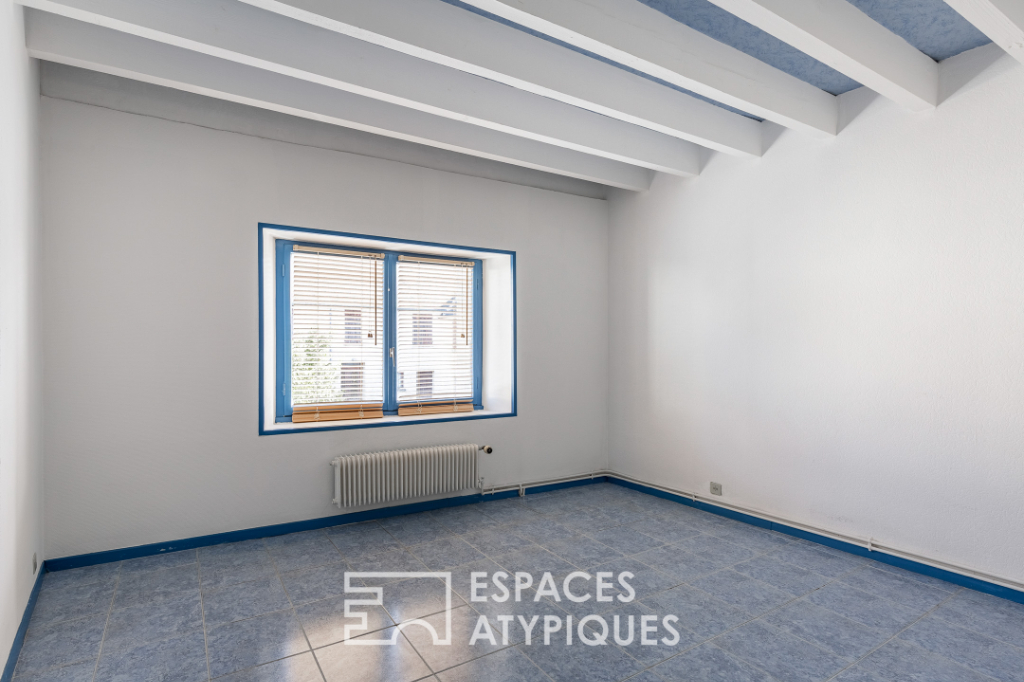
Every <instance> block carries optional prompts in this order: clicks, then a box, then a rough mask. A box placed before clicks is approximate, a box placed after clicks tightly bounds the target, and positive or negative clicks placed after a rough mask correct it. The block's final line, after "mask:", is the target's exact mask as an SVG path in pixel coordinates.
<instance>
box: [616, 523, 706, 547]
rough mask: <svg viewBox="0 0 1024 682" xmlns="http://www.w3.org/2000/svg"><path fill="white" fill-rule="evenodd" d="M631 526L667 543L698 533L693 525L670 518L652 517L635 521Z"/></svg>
mask: <svg viewBox="0 0 1024 682" xmlns="http://www.w3.org/2000/svg"><path fill="white" fill-rule="evenodd" d="M632 527H633V528H636V529H637V530H638V531H640V532H641V533H643V534H644V535H649V536H651V537H652V538H654V539H655V540H660V541H661V542H664V543H665V544H669V545H674V544H676V543H679V542H682V541H683V540H688V539H690V538H693V537H695V536H697V535H700V531H699V530H697V529H696V528H694V527H693V526H690V525H688V524H686V523H682V522H680V521H675V520H671V519H657V518H652V519H648V520H647V521H642V522H640V523H636V524H634V525H633V526H632Z"/></svg>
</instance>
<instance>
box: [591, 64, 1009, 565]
mask: <svg viewBox="0 0 1024 682" xmlns="http://www.w3.org/2000/svg"><path fill="white" fill-rule="evenodd" d="M980 49H982V50H986V49H987V48H980ZM1000 54H1001V53H1000ZM966 57H967V58H969V56H966ZM955 59H960V57H957V58H955ZM841 100H842V105H841V106H842V107H843V108H844V113H845V114H846V116H845V117H846V119H847V120H850V119H851V118H853V117H852V116H850V115H849V114H851V113H852V112H855V111H860V112H861V113H860V114H859V115H857V116H856V118H854V119H853V122H852V123H850V124H849V125H848V126H847V127H846V129H845V130H843V132H842V133H841V134H840V135H839V136H838V137H837V138H836V139H834V140H831V141H816V140H812V139H809V138H808V137H807V136H802V135H798V134H793V133H788V132H787V133H784V134H783V135H782V136H781V137H780V138H779V139H778V140H777V141H776V142H775V144H774V145H773V146H772V147H771V149H770V150H769V151H768V153H767V154H766V155H765V156H764V158H762V159H760V160H757V161H739V160H735V159H729V158H726V157H723V156H721V155H718V156H716V157H714V158H713V159H712V160H711V162H710V163H709V164H708V166H707V167H706V168H705V169H704V171H703V173H702V174H701V176H700V177H699V178H697V179H695V180H693V181H688V182H687V181H683V182H681V181H678V180H674V179H672V178H668V177H664V176H662V177H659V178H658V179H657V181H656V183H655V186H654V187H653V188H652V189H651V191H650V192H648V193H646V194H630V193H624V192H617V193H615V194H614V195H613V196H612V197H611V199H610V202H609V203H610V210H611V223H612V240H611V247H610V253H611V254H612V256H611V275H610V290H611V292H612V295H611V308H610V311H611V312H610V316H611V319H612V320H614V324H612V326H611V329H612V332H611V341H610V344H611V345H610V357H611V360H612V371H611V393H610V395H611V405H610V412H611V415H612V421H611V437H612V440H611V453H612V464H613V466H614V467H615V468H616V469H619V470H621V471H623V472H624V473H627V474H630V475H633V476H637V477H639V478H641V479H644V480H648V481H652V482H658V483H662V484H663V485H667V486H671V487H674V488H677V489H682V490H687V491H696V492H698V493H701V494H703V495H707V494H708V492H709V490H708V488H709V482H710V481H716V482H719V483H722V484H723V485H724V489H725V496H724V498H723V499H724V500H725V501H726V502H730V503H733V504H738V505H742V506H745V507H748V508H753V509H758V510H761V511H764V512H768V513H771V514H776V515H780V516H783V517H786V518H788V519H791V520H794V521H798V522H802V523H807V524H811V525H813V526H817V527H819V528H824V529H829V530H832V531H835V532H839V533H845V534H848V535H852V536H855V537H858V538H861V539H863V540H867V539H868V538H869V537H870V538H873V539H874V540H875V541H876V542H879V543H881V544H884V545H888V546H890V547H895V548H899V549H902V550H905V551H909V552H914V553H917V554H921V555H925V556H928V557H933V558H935V559H939V560H944V561H947V562H951V563H953V564H957V565H960V566H965V567H973V568H976V569H979V570H982V571H986V572H988V573H991V574H995V575H1000V576H1003V577H1006V578H1009V579H1012V580H1016V581H1020V582H1024V543H1021V542H1020V541H1019V537H1020V532H1021V531H1020V529H1021V527H1022V526H1024V457H1022V456H1021V453H1022V452H1024V416H1022V415H1024V413H1022V411H1021V405H1024V344H1022V343H1021V340H1022V339H1024V268H1022V267H1021V263H1024V202H1022V197H1024V127H1022V126H1021V125H1020V120H1019V116H1018V115H1016V114H1015V113H1010V112H1018V113H1019V112H1020V111H1021V110H1022V109H1024V67H1022V66H1021V65H1019V64H1017V63H1016V62H1014V61H1013V60H1012V59H1011V58H1010V57H1008V56H1005V55H1003V56H1001V57H1000V58H999V59H998V60H997V61H996V62H995V63H994V64H993V65H992V66H991V67H989V68H988V69H987V70H986V71H985V72H983V73H982V74H981V76H980V77H978V78H976V79H975V80H973V81H972V82H971V83H970V84H969V85H968V86H967V87H965V88H963V89H961V90H959V91H958V92H957V93H956V95H954V96H953V97H952V98H950V99H948V100H946V101H945V102H943V104H942V105H941V106H939V108H938V109H937V110H936V111H934V112H930V113H926V114H912V113H909V112H906V111H904V110H902V109H900V108H899V107H897V106H896V105H894V104H892V103H890V102H888V101H886V100H883V99H881V98H877V97H874V96H873V95H872V94H871V93H870V92H868V91H865V90H857V91H854V92H852V93H849V94H847V95H843V96H842V98H841ZM861 110H862V111H861Z"/></svg>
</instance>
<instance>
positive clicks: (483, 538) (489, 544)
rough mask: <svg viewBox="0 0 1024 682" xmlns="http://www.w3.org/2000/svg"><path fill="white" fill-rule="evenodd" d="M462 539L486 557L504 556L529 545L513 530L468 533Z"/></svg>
mask: <svg viewBox="0 0 1024 682" xmlns="http://www.w3.org/2000/svg"><path fill="white" fill-rule="evenodd" d="M462 539H463V540H465V541H466V542H468V543H469V544H471V545H472V546H473V547H476V548H477V549H478V550H479V551H481V552H483V553H484V554H486V555H490V556H493V555H496V554H506V553H508V552H514V551H516V550H518V549H523V548H524V547H526V546H527V545H529V544H530V542H529V541H527V540H524V539H522V538H521V537H519V536H518V535H516V534H515V532H514V530H507V529H502V530H481V531H477V532H475V533H468V534H466V535H463V536H462Z"/></svg>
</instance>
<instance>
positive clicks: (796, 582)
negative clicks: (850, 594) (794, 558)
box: [733, 554, 831, 596]
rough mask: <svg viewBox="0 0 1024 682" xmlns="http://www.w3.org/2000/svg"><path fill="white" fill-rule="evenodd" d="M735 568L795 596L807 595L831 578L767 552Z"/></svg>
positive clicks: (734, 567)
mask: <svg viewBox="0 0 1024 682" xmlns="http://www.w3.org/2000/svg"><path fill="white" fill-rule="evenodd" d="M733 569H734V570H736V571H739V572H740V573H743V574H744V575H749V576H750V577H752V578H757V579H758V580H760V581H761V582H763V583H767V584H769V585H771V586H773V587H777V588H778V589H780V590H783V591H785V592H788V593H789V594H792V595H794V596H801V595H805V594H807V593H808V592H810V591H812V590H816V589H818V588H819V587H821V586H823V585H824V584H825V583H827V582H829V581H830V580H831V578H826V577H825V576H823V575H820V574H818V573H814V572H813V571H809V570H807V569H806V568H800V567H799V566H794V565H793V564H787V563H786V562H785V561H782V560H780V559H779V558H778V557H776V556H772V555H767V554H762V555H761V556H758V557H755V558H753V559H751V560H749V561H744V562H743V563H740V564H737V565H735V566H733Z"/></svg>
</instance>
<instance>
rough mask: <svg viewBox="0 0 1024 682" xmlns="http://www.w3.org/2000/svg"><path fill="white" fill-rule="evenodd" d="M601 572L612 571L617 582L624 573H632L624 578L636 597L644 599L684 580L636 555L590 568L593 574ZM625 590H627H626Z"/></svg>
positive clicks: (613, 578)
mask: <svg viewBox="0 0 1024 682" xmlns="http://www.w3.org/2000/svg"><path fill="white" fill-rule="evenodd" d="M599 572H604V573H611V574H612V580H613V581H614V582H616V583H618V581H619V577H620V576H622V575H623V574H626V573H628V574H632V576H631V577H630V576H624V579H625V580H626V581H627V582H628V583H629V585H630V587H632V589H633V593H634V599H644V598H645V597H648V596H650V595H652V594H657V593H658V592H664V591H665V590H668V589H671V588H673V587H675V586H676V585H679V584H680V583H682V582H683V581H682V580H679V579H678V578H673V577H672V576H669V575H665V574H664V573H662V572H661V571H659V570H657V569H655V568H651V567H650V566H648V565H647V564H645V563H642V562H640V561H638V560H637V559H636V558H635V557H624V558H622V559H615V560H613V561H609V562H608V563H604V564H600V565H598V566H594V567H593V568H591V569H590V573H592V574H595V575H596V574H597V573H599ZM623 591H624V592H625V591H626V590H623Z"/></svg>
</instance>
